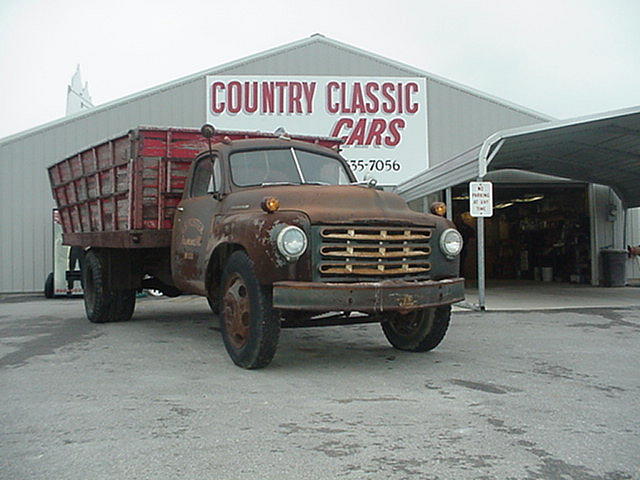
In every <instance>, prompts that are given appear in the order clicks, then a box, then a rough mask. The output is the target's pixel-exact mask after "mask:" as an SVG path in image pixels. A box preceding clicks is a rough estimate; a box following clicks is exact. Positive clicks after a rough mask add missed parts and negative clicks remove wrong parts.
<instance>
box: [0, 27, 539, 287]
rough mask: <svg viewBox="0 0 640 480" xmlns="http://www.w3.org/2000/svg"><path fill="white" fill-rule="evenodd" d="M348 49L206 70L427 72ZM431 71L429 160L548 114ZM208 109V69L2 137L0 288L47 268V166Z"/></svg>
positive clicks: (323, 48) (198, 117) (286, 52)
mask: <svg viewBox="0 0 640 480" xmlns="http://www.w3.org/2000/svg"><path fill="white" fill-rule="evenodd" d="M344 47H345V46H340V45H339V44H337V42H333V41H329V40H326V39H324V38H322V37H319V38H317V39H311V40H305V41H302V42H299V43H298V44H296V45H292V46H289V47H285V48H281V49H277V50H274V51H271V52H267V53H266V54H264V55H261V56H254V57H252V58H248V59H246V60H241V61H238V62H236V63H233V64H229V65H225V66H223V67H220V68H218V69H212V70H211V71H209V72H208V73H209V74H213V73H214V72H217V73H224V74H227V75H228V74H238V75H241V74H290V75H336V76H339V75H343V76H349V75H353V76H355V75H360V76H374V77H376V76H377V77H383V76H413V77H417V76H421V73H420V72H418V71H414V70H412V69H411V68H410V67H406V66H403V65H399V64H393V63H392V62H391V63H390V62H388V61H385V60H384V59H381V58H380V57H375V56H369V55H367V54H365V53H364V52H362V51H358V50H356V49H350V48H344ZM427 78H428V80H427V98H428V108H429V112H428V121H429V151H430V158H431V163H432V165H433V164H436V163H439V162H442V161H444V160H446V159H448V158H450V157H451V156H453V155H455V154H456V153H460V152H461V151H463V150H466V149H468V148H469V147H471V146H473V145H476V144H478V143H480V142H481V141H482V140H484V139H485V138H486V137H487V136H488V135H489V134H491V133H493V132H494V131H496V130H500V129H503V128H507V127H516V126H520V125H524V124H528V123H537V122H539V121H541V120H542V119H541V118H540V117H537V116H535V115H531V114H528V113H526V112H524V111H518V110H516V109H514V108H511V107H509V106H503V105H500V104H499V103H498V102H496V101H493V100H491V99H486V98H481V97H479V96H478V95H475V94H473V93H469V92H466V91H464V90H462V89H460V88H458V87H456V86H452V85H446V84H445V83H444V82H442V81H440V80H433V79H431V78H429V77H427ZM205 114H206V111H205V73H204V72H203V74H202V75H200V76H198V77H195V78H193V79H191V80H189V81H186V82H183V83H180V84H176V85H173V86H171V85H169V86H167V87H166V88H164V89H161V90H160V91H156V92H155V93H154V92H151V93H149V92H147V93H145V92H142V93H141V94H140V96H139V97H137V98H130V99H124V100H123V101H121V102H119V103H115V102H114V104H113V105H109V106H105V107H99V108H98V109H97V110H96V111H95V112H91V113H89V114H83V115H81V116H79V117H73V118H71V119H69V120H68V121H66V122H63V123H60V124H56V125H52V126H49V127H45V128H43V129H40V130H37V131H35V132H34V133H32V134H27V135H23V136H18V137H17V138H16V137H14V138H13V139H11V138H10V139H8V140H5V141H4V142H2V143H0V168H1V169H2V170H1V172H2V173H1V174H0V201H1V202H2V203H1V205H2V208H1V209H0V241H1V242H2V250H1V251H0V293H7V292H32V291H41V290H42V288H43V284H44V280H45V277H46V275H47V273H48V272H49V271H50V270H51V262H52V260H51V250H52V247H51V219H50V216H51V209H52V208H53V201H52V198H51V191H50V189H49V183H48V179H47V176H46V171H45V168H46V167H47V166H49V165H50V164H52V163H54V162H56V161H58V160H60V159H62V158H64V157H66V156H69V155H72V154H74V153H75V152H77V151H79V150H81V149H83V148H85V147H87V146H89V145H92V144H96V143H98V142H100V141H102V140H104V139H106V138H109V137H112V136H114V135H116V134H118V133H121V132H124V131H127V130H129V129H130V128H133V127H135V126H137V125H160V126H183V127H199V126H200V125H201V124H202V123H203V122H204V120H205V116H206V115H205ZM219 127H222V128H224V125H219ZM426 167H427V164H426V159H425V168H426Z"/></svg>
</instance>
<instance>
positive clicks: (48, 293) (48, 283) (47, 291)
mask: <svg viewBox="0 0 640 480" xmlns="http://www.w3.org/2000/svg"><path fill="white" fill-rule="evenodd" d="M44 296H45V297H46V298H53V272H51V273H49V275H47V279H46V280H45V282H44Z"/></svg>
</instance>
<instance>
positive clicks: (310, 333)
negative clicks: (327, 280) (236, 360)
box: [129, 297, 455, 373]
mask: <svg viewBox="0 0 640 480" xmlns="http://www.w3.org/2000/svg"><path fill="white" fill-rule="evenodd" d="M180 298H181V297H180ZM129 323H133V324H136V325H137V326H138V327H139V328H144V329H147V328H148V329H150V330H153V331H154V332H153V333H152V332H150V336H154V337H155V336H157V335H161V336H162V337H164V338H166V339H171V341H177V340H178V339H179V338H184V339H189V341H191V342H193V344H195V345H200V347H198V348H202V351H203V353H205V354H206V352H211V354H213V355H216V356H217V355H223V356H226V352H225V348H224V344H223V341H222V335H221V334H220V325H219V319H218V316H217V315H214V314H213V313H212V312H211V311H210V310H209V307H208V305H207V303H206V301H205V300H204V299H200V298H197V297H196V298H193V299H189V300H185V301H182V302H180V301H177V299H150V300H148V301H145V302H140V303H139V305H138V307H137V308H136V312H135V313H134V316H133V318H132V320H131V322H129ZM158 330H160V332H158ZM445 342H446V339H445ZM449 360H450V361H453V362H455V359H451V358H448V359H446V360H445V359H444V358H443V356H442V353H441V352H438V350H437V349H436V350H434V351H433V352H427V353H409V352H402V351H399V350H396V349H394V348H393V347H391V345H389V344H388V343H387V340H386V339H385V337H384V335H383V333H382V329H381V328H380V325H379V324H377V323H372V324H361V325H348V326H336V327H310V328H286V329H282V331H281V333H280V341H279V345H278V351H277V352H276V356H275V358H274V360H273V362H272V363H271V364H270V365H269V367H267V368H268V369H269V370H274V371H275V370H278V371H280V370H282V371H285V370H287V371H288V370H292V371H293V370H299V369H313V370H315V371H317V370H319V369H320V370H324V369H326V370H327V371H328V372H334V373H335V371H336V370H345V369H347V370H349V369H354V370H355V369H358V370H366V371H369V370H380V369H381V368H383V369H391V368H396V367H400V366H404V365H407V366H414V367H416V368H418V367H419V368H420V369H423V370H424V369H427V370H428V369H429V366H430V365H433V366H434V367H435V366H436V365H437V363H440V362H441V361H449Z"/></svg>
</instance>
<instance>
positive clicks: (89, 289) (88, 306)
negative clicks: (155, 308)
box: [82, 250, 136, 323]
mask: <svg viewBox="0 0 640 480" xmlns="http://www.w3.org/2000/svg"><path fill="white" fill-rule="evenodd" d="M106 275H107V261H106V259H105V257H104V255H101V254H100V252H96V251H93V250H89V252H87V254H86V256H85V259H84V265H83V269H82V283H83V285H84V309H85V312H86V313H87V318H88V319H89V321H90V322H92V323H105V322H125V321H127V320H130V319H131V316H132V315H133V310H134V308H135V306H136V292H135V290H112V289H109V288H108V286H107V278H106Z"/></svg>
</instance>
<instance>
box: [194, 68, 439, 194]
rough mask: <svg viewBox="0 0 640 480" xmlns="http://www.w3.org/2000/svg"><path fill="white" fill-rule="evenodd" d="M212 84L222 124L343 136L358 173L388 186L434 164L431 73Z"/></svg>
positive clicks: (237, 79) (211, 115)
mask: <svg viewBox="0 0 640 480" xmlns="http://www.w3.org/2000/svg"><path fill="white" fill-rule="evenodd" d="M206 85H207V122H208V123H211V124H212V125H214V126H215V127H217V128H220V129H229V130H260V131H263V132H274V131H275V130H276V129H277V128H278V127H283V128H284V129H285V130H286V131H287V132H289V133H292V134H294V133H297V134H304V135H321V136H331V137H340V138H342V139H343V140H344V144H343V145H342V148H343V151H342V155H343V156H344V157H345V158H346V159H347V161H348V163H349V165H350V167H351V169H352V170H353V171H354V172H355V174H356V176H357V177H358V178H359V179H363V178H364V176H365V175H366V174H369V175H370V176H373V177H375V178H376V179H377V180H378V182H379V183H382V184H398V183H400V182H402V181H403V180H406V179H408V178H409V177H411V176H413V175H415V174H417V173H419V172H421V171H423V170H425V169H426V168H428V166H429V161H428V146H427V138H428V137H427V93H426V90H427V85H426V81H425V79H424V78H409V77H397V78H396V77H393V78H391V77H382V78H380V77H330V76H321V77H301V76H274V75H269V76H264V75H261V76H208V77H207V84H206Z"/></svg>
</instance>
